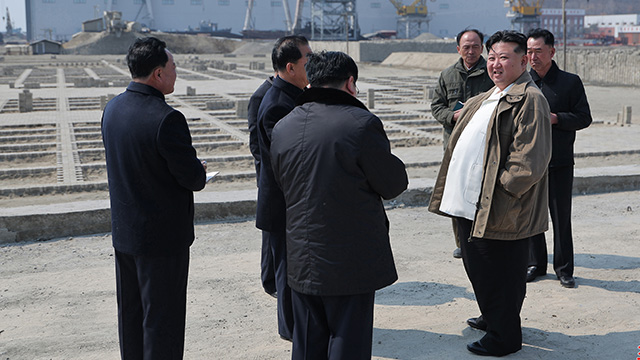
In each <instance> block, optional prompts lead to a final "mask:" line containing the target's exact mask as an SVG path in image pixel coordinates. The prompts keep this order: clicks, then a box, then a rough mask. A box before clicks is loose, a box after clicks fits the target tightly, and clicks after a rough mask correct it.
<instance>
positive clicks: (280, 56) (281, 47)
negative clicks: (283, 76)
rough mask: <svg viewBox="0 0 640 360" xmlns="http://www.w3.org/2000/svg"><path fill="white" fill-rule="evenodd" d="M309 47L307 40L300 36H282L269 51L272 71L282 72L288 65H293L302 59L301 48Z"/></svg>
mask: <svg viewBox="0 0 640 360" xmlns="http://www.w3.org/2000/svg"><path fill="white" fill-rule="evenodd" d="M305 45H309V40H307V38H305V37H304V36H301V35H290V36H284V37H281V38H280V39H278V40H276V43H275V45H273V50H272V51H271V63H272V64H273V68H274V70H277V71H282V70H285V69H286V68H287V64H288V63H295V62H297V61H298V60H300V58H301V57H302V52H301V51H300V47H301V46H305Z"/></svg>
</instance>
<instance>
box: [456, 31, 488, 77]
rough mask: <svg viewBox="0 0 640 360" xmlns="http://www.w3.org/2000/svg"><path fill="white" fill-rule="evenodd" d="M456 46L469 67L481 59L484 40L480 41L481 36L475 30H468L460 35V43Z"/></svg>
mask: <svg viewBox="0 0 640 360" xmlns="http://www.w3.org/2000/svg"><path fill="white" fill-rule="evenodd" d="M456 48H457V49H458V54H460V56H461V57H462V60H463V61H464V64H465V65H466V66H467V67H468V68H470V67H472V66H474V65H475V64H476V63H477V62H478V60H480V55H481V54H482V42H481V41H480V36H478V34H476V33H475V32H474V31H467V32H466V33H464V34H462V36H461V37H460V45H458V46H457V47H456Z"/></svg>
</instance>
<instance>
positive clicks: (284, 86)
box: [273, 76, 302, 99]
mask: <svg viewBox="0 0 640 360" xmlns="http://www.w3.org/2000/svg"><path fill="white" fill-rule="evenodd" d="M273 86H274V87H276V88H279V89H281V90H282V91H284V92H286V93H287V94H289V96H291V97H292V98H294V99H295V98H296V97H297V96H298V95H300V94H301V93H302V89H300V88H299V87H297V86H295V85H293V84H292V83H290V82H288V81H287V80H285V79H283V78H281V77H280V76H276V77H275V79H273Z"/></svg>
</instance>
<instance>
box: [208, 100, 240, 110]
mask: <svg viewBox="0 0 640 360" xmlns="http://www.w3.org/2000/svg"><path fill="white" fill-rule="evenodd" d="M205 105H206V107H207V110H227V109H233V107H234V106H235V105H236V104H235V102H233V101H226V100H217V101H207V102H206V103H205Z"/></svg>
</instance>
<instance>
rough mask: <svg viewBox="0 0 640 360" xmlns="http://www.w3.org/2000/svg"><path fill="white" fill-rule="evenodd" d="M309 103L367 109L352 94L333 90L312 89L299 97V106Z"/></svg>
mask: <svg viewBox="0 0 640 360" xmlns="http://www.w3.org/2000/svg"><path fill="white" fill-rule="evenodd" d="M308 102H317V103H321V104H327V105H350V106H356V107H359V108H362V109H364V110H367V111H368V110H369V109H367V107H366V106H364V104H363V103H362V102H360V100H358V99H356V98H355V97H353V96H351V94H349V93H347V92H345V91H342V90H338V89H333V88H323V87H312V88H309V89H307V90H305V91H304V92H303V93H302V95H300V96H298V99H297V104H298V105H302V104H306V103H308Z"/></svg>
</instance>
